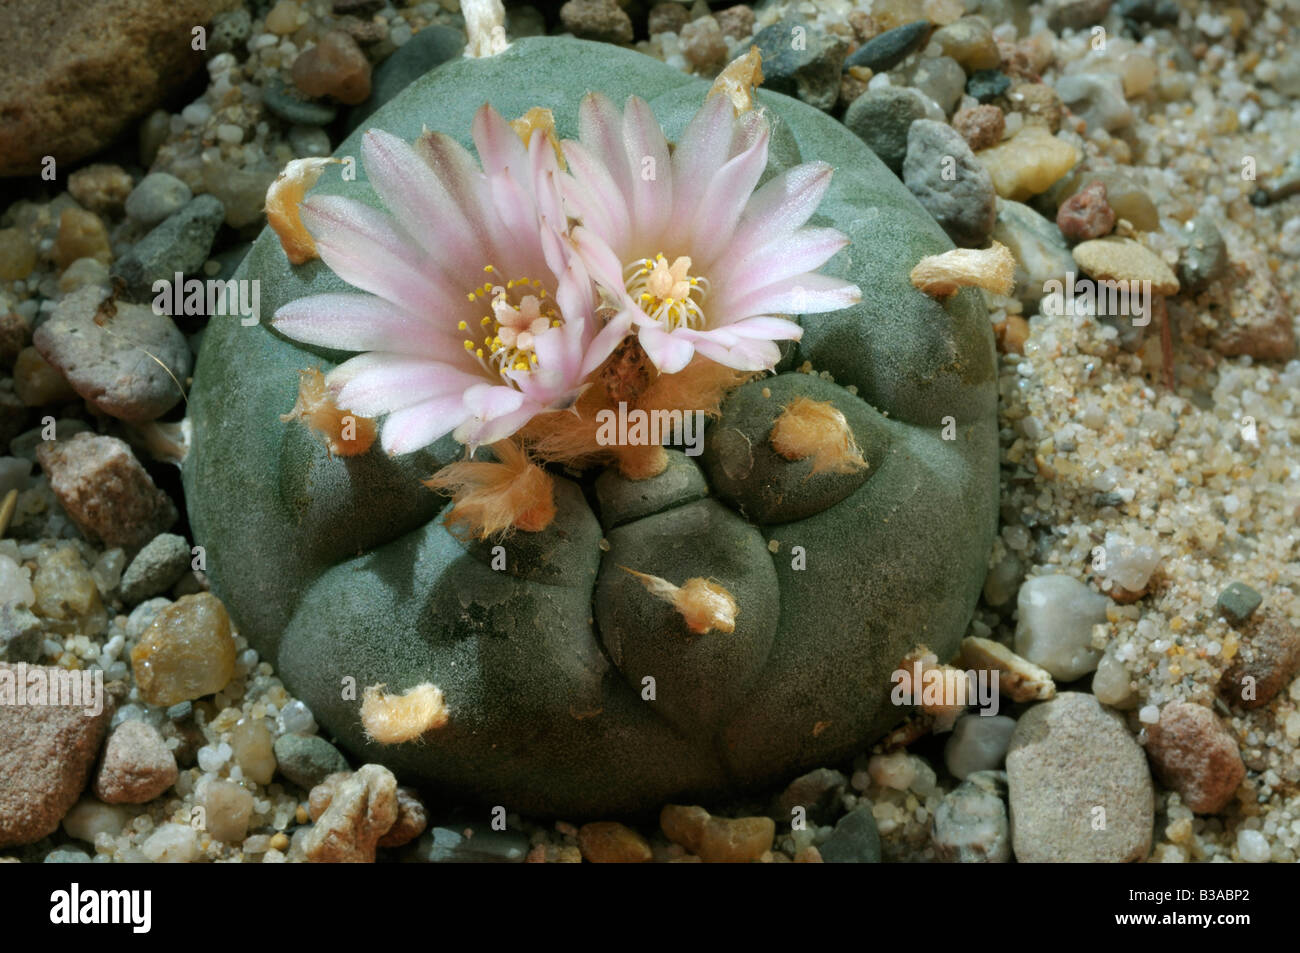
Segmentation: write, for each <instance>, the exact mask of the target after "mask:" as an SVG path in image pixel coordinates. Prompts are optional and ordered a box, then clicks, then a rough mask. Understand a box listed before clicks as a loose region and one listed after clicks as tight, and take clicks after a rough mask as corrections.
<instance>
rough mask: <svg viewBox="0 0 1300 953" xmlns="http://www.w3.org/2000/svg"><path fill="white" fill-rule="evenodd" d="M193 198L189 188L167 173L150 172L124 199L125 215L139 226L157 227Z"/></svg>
mask: <svg viewBox="0 0 1300 953" xmlns="http://www.w3.org/2000/svg"><path fill="white" fill-rule="evenodd" d="M193 197H194V193H193V192H191V191H190V187H189V186H188V185H186V184H185V183H184V182H182V181H181V180H180V179H178V178H176V176H174V175H172V174H171V173H169V172H150V173H149V174H148V175H146V176H145V177H144V178H143V179H141V180H140V184H139V185H137V186H136V187H135V188H133V189H132V190H131V194H130V195H128V196H127V197H126V214H127V216H128V217H130V218H132V219H134V220H135V221H137V222H139V223H140V224H141V225H157V224H158V223H159V222H161V221H162V220H163V219H165V218H166V217H167V216H168V215H171V214H173V213H175V212H179V211H180V210H181V209H182V208H184V207H185V203H186V202H188V201H189V200H190V199H192V198H193Z"/></svg>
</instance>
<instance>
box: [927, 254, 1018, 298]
mask: <svg viewBox="0 0 1300 953" xmlns="http://www.w3.org/2000/svg"><path fill="white" fill-rule="evenodd" d="M1015 271H1016V259H1015V257H1014V256H1013V255H1012V254H1011V252H1010V251H1009V250H1008V249H1007V246H1006V245H1003V244H1002V243H1001V242H994V243H993V244H992V246H991V247H989V248H954V249H953V250H952V251H946V252H944V253H943V254H941V255H927V256H926V257H925V258H922V259H921V260H920V261H919V262H917V264H916V267H915V268H913V269H912V274H911V278H912V285H913V286H914V287H916V288H920V289H921V290H922V291H924V292H925V293H926V294H928V295H930V296H932V297H935V298H947V297H949V296H950V295H954V294H956V293H957V292H958V291H959V290H960V289H962V288H968V287H974V288H983V289H984V290H985V291H991V292H993V293H994V294H999V295H1007V294H1010V293H1011V289H1012V288H1013V287H1014V286H1015Z"/></svg>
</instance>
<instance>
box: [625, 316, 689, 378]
mask: <svg viewBox="0 0 1300 953" xmlns="http://www.w3.org/2000/svg"><path fill="white" fill-rule="evenodd" d="M637 340H638V341H639V342H640V343H641V347H643V348H644V349H645V352H646V356H647V357H649V358H650V362H651V363H652V364H654V366H655V367H656V368H657V369H658V370H659V373H661V374H676V373H677V372H678V371H680V370H681V369H682V368H684V367H685V366H686V365H687V364H689V363H690V362H691V358H692V357H694V356H695V345H694V344H692V343H691V340H690V339H689V338H688V337H686V336H685V335H683V334H680V333H673V334H669V333H668V332H666V331H664V329H663V328H661V327H659V325H658V324H645V325H642V326H641V327H639V328H638V329H637Z"/></svg>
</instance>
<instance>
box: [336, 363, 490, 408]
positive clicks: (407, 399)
mask: <svg viewBox="0 0 1300 953" xmlns="http://www.w3.org/2000/svg"><path fill="white" fill-rule="evenodd" d="M326 382H327V383H328V385H329V386H330V387H331V388H337V389H338V405H339V406H340V407H346V408H347V409H349V410H354V411H356V412H357V413H359V414H362V415H364V416H366V417H375V416H378V415H379V414H384V413H389V412H391V411H394V410H400V409H401V408H403V407H410V406H411V405H412V404H417V403H420V402H421V401H425V400H430V399H431V398H434V397H445V396H447V395H448V394H454V393H459V392H461V391H463V390H464V389H465V388H467V387H473V386H478V385H481V384H482V382H483V375H482V374H481V373H480V374H474V373H472V372H470V371H466V370H465V369H463V368H459V367H455V366H453V365H450V364H446V363H443V362H441V361H433V360H429V359H427V358H419V357H412V356H409V355H406V354H388V353H384V352H382V351H371V352H369V353H367V354H361V355H358V356H357V357H354V358H352V359H351V360H347V361H344V362H343V363H342V364H340V365H339V366H338V367H336V368H335V369H334V370H332V371H330V373H329V375H328V376H327V377H326Z"/></svg>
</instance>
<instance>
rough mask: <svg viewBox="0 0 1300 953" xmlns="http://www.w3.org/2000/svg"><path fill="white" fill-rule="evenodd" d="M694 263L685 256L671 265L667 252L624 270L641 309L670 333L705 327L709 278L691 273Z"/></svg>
mask: <svg viewBox="0 0 1300 953" xmlns="http://www.w3.org/2000/svg"><path fill="white" fill-rule="evenodd" d="M690 270H691V260H690V259H689V258H687V257H686V256H685V255H681V256H679V257H678V258H676V259H675V260H674V261H673V262H672V263H671V264H669V262H668V259H667V258H666V257H664V254H663V252H660V253H659V254H657V255H655V256H654V258H639V259H637V260H636V261H634V262H632V263H631V264H630V265H628V266H627V267H626V268H624V269H623V274H624V275H625V276H626V277H625V278H624V281H625V282H626V283H627V291H628V294H630V295H631V296H632V297H633V299H634V300H635V301H636V302H637V304H639V305H641V310H642V311H644V312H645V313H646V314H648V315H649V316H650V317H651V318H653V319H654V320H655V321H657V322H659V324H661V325H663V327H664V330H666V331H676V330H677V329H678V328H692V329H699V328H702V327H703V326H704V323H705V322H704V310H703V309H702V308H701V307H700V303H701V302H702V301H703V300H704V296H705V295H706V294H708V291H709V282H708V279H706V278H698V277H694V276H692V275H691V274H690Z"/></svg>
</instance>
